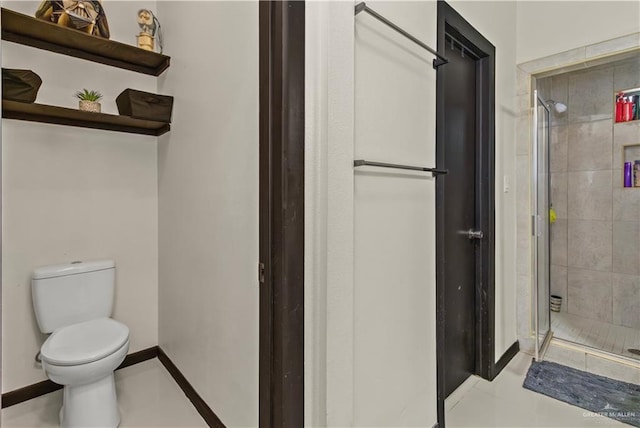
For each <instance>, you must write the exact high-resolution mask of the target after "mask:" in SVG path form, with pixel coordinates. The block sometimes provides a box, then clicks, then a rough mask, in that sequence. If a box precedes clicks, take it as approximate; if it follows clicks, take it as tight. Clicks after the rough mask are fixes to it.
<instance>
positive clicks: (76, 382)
mask: <svg viewBox="0 0 640 428" xmlns="http://www.w3.org/2000/svg"><path fill="white" fill-rule="evenodd" d="M31 294H32V298H33V308H34V312H35V315H36V320H37V321H38V326H39V327H40V331H42V332H43V333H46V334H48V333H51V334H50V336H49V337H48V338H47V340H46V341H45V342H44V343H43V344H42V347H41V348H40V358H41V361H42V368H43V370H44V372H45V373H46V375H47V376H48V377H49V379H51V380H52V381H53V382H55V383H57V384H60V385H63V387H64V392H63V401H62V408H61V409H60V426H62V427H64V428H81V427H82V428H84V427H108V428H115V427H117V426H118V425H119V424H120V413H119V412H118V402H117V399H116V387H115V381H114V375H113V371H114V370H115V369H116V368H117V367H118V366H119V365H120V364H121V363H122V361H124V359H125V357H126V355H127V352H128V351H129V328H128V327H127V326H126V325H124V324H122V323H120V322H118V321H116V320H113V319H111V318H110V316H111V312H112V310H113V298H114V294H115V263H114V262H113V261H112V260H100V261H94V262H79V261H78V262H71V263H67V264H63V265H53V266H43V267H40V268H37V269H36V270H35V271H34V272H33V276H32V278H31Z"/></svg>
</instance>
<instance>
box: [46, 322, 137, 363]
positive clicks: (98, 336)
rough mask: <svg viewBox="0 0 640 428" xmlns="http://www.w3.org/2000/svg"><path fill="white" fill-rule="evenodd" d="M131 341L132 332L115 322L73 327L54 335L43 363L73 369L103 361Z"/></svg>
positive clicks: (50, 339)
mask: <svg viewBox="0 0 640 428" xmlns="http://www.w3.org/2000/svg"><path fill="white" fill-rule="evenodd" d="M128 340H129V328H128V327H127V326H126V325H124V324H122V323H120V322H118V321H116V320H113V319H111V318H99V319H95V320H91V321H86V322H82V323H78V324H72V325H69V326H66V327H63V328H60V329H58V330H56V331H54V332H53V333H52V334H51V336H49V338H48V339H47V340H46V341H45V342H44V344H43V345H42V348H41V349H40V353H41V356H42V360H43V361H45V362H47V363H48V364H52V365H57V366H73V365H80V364H87V363H91V362H94V361H97V360H100V359H102V358H104V357H106V356H108V355H110V354H113V353H114V352H116V351H117V350H118V349H120V348H121V347H122V346H123V345H124V344H125V343H126V342H127V341H128Z"/></svg>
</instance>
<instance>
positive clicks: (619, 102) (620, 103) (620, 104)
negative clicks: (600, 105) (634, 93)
mask: <svg viewBox="0 0 640 428" xmlns="http://www.w3.org/2000/svg"><path fill="white" fill-rule="evenodd" d="M623 111H624V99H623V97H622V92H621V93H619V94H618V95H617V96H616V122H622V115H623Z"/></svg>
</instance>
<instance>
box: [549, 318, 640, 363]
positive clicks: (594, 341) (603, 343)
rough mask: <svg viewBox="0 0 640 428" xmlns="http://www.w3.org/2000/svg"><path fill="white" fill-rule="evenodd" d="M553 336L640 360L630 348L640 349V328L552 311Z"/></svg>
mask: <svg viewBox="0 0 640 428" xmlns="http://www.w3.org/2000/svg"><path fill="white" fill-rule="evenodd" d="M551 330H552V331H553V336H554V337H558V338H560V339H564V340H568V341H570V342H574V343H578V344H580V345H585V346H590V347H592V348H596V349H600V350H603V351H607V352H611V353H614V354H617V355H623V356H625V357H629V358H634V359H636V360H640V355H636V354H632V353H630V352H629V351H628V349H629V348H635V349H640V330H638V329H635V328H629V327H624V326H621V325H614V324H610V323H607V322H603V321H598V320H594V319H588V318H584V317H580V316H578V315H572V314H568V313H566V312H552V313H551Z"/></svg>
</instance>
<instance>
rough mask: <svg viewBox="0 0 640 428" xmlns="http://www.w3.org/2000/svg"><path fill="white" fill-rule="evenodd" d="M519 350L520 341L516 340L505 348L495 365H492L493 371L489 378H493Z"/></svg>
mask: <svg viewBox="0 0 640 428" xmlns="http://www.w3.org/2000/svg"><path fill="white" fill-rule="evenodd" d="M518 351H520V343H519V342H518V341H517V340H516V341H515V342H513V344H512V345H511V346H510V347H509V349H507V351H506V352H505V353H504V354H502V357H500V359H499V360H498V362H497V363H496V365H495V366H494V369H493V373H492V374H491V380H493V379H495V377H496V376H498V375H499V374H500V372H501V371H502V369H504V368H505V367H506V366H507V364H509V361H511V360H512V359H513V357H515V356H516V354H517V353H518Z"/></svg>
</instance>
